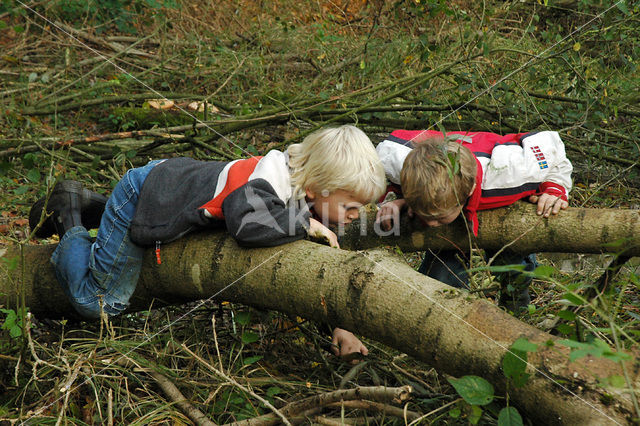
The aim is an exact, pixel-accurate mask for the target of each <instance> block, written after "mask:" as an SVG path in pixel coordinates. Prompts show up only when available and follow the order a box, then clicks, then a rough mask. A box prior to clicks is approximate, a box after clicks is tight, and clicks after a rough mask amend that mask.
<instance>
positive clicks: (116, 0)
mask: <svg viewBox="0 0 640 426" xmlns="http://www.w3.org/2000/svg"><path fill="white" fill-rule="evenodd" d="M178 7H179V3H178V2H177V0H163V1H162V0H161V1H158V0H102V1H97V0H56V1H55V2H54V3H53V4H52V8H53V10H54V11H55V12H56V13H57V14H58V15H59V17H60V18H61V19H64V20H65V21H70V22H78V21H84V20H86V19H91V20H92V21H94V22H96V23H98V24H101V25H100V26H98V28H97V31H98V32H101V31H102V30H103V28H102V25H115V27H116V28H117V29H118V30H119V31H122V32H125V33H131V34H134V33H135V31H136V29H135V27H134V24H135V22H136V21H137V20H139V19H140V18H141V17H142V13H143V11H144V10H145V9H151V10H152V11H154V12H155V13H162V11H163V9H177V8H178Z"/></svg>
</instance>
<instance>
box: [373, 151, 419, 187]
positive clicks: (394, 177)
mask: <svg viewBox="0 0 640 426" xmlns="http://www.w3.org/2000/svg"><path fill="white" fill-rule="evenodd" d="M376 152H377V153H378V157H380V161H381V162H382V165H383V166H384V173H385V175H386V176H387V179H389V182H392V183H395V184H396V185H400V172H401V171H402V165H403V164H404V160H405V158H407V155H409V153H410V152H411V148H409V147H408V146H404V145H401V144H399V143H397V142H391V141H382V142H380V143H379V144H378V146H377V147H376Z"/></svg>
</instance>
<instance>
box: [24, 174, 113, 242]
mask: <svg viewBox="0 0 640 426" xmlns="http://www.w3.org/2000/svg"><path fill="white" fill-rule="evenodd" d="M65 193H75V194H78V195H79V197H80V208H81V211H82V225H83V226H84V227H85V228H87V229H92V228H97V227H98V226H100V219H101V218H102V213H104V206H105V204H106V203H107V197H105V196H104V195H101V194H98V193H97V192H92V191H89V190H88V189H86V188H83V187H82V184H81V183H80V182H77V181H74V180H64V181H62V182H58V183H57V184H56V185H55V186H54V187H53V191H52V192H51V196H50V197H49V202H51V201H52V199H53V200H55V197H57V196H60V195H64V194H65ZM46 199H47V197H42V198H40V199H39V200H38V201H36V202H35V203H34V204H33V206H32V207H31V211H30V212H29V226H30V227H31V229H33V228H35V227H36V225H37V224H38V222H40V217H41V215H42V209H43V208H44V204H45V201H46ZM47 210H48V211H49V212H51V209H49V208H48V209H47ZM55 233H56V227H55V225H54V223H53V220H52V218H51V217H48V218H47V220H45V221H44V223H43V224H42V226H40V228H38V230H37V231H36V232H35V233H34V235H35V236H36V237H38V238H47V237H50V236H52V235H53V234H55Z"/></svg>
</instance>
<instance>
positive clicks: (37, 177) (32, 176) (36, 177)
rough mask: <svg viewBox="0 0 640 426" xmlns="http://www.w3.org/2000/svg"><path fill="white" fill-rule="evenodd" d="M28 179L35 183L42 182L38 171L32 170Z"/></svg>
mask: <svg viewBox="0 0 640 426" xmlns="http://www.w3.org/2000/svg"><path fill="white" fill-rule="evenodd" d="M27 179H29V180H30V181H31V182H33V183H37V182H40V171H39V170H38V169H31V170H29V171H28V172H27Z"/></svg>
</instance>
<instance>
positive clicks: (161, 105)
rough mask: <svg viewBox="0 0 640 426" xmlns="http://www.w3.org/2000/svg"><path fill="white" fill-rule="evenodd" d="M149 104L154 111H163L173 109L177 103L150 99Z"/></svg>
mask: <svg viewBox="0 0 640 426" xmlns="http://www.w3.org/2000/svg"><path fill="white" fill-rule="evenodd" d="M147 103H148V104H149V106H150V107H151V108H153V109H162V110H166V109H171V108H173V106H174V105H175V102H173V101H171V100H169V99H149V100H148V101H147Z"/></svg>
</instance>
